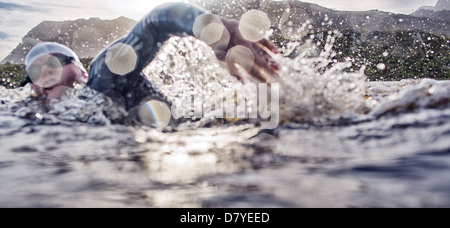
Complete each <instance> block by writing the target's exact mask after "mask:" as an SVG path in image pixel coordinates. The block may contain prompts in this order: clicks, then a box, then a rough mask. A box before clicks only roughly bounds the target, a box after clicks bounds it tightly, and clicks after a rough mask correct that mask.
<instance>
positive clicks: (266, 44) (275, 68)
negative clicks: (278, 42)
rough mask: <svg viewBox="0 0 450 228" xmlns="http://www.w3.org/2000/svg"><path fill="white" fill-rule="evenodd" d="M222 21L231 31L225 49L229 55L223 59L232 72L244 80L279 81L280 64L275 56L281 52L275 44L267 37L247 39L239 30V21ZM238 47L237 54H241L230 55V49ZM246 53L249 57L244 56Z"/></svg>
mask: <svg viewBox="0 0 450 228" xmlns="http://www.w3.org/2000/svg"><path fill="white" fill-rule="evenodd" d="M222 22H223V24H224V25H225V27H226V28H227V30H228V32H229V33H230V42H229V45H228V47H227V49H226V50H225V52H227V57H226V58H222V59H221V60H222V61H225V62H226V64H227V66H228V68H229V70H230V72H231V73H232V74H233V75H235V76H236V77H238V79H239V80H241V81H243V82H249V81H257V82H265V83H274V82H276V81H278V79H279V71H280V66H279V64H278V63H277V62H276V60H275V58H276V55H277V54H279V53H280V52H279V50H278V48H277V47H276V46H275V44H273V43H272V42H270V41H269V40H266V39H262V40H260V41H258V42H251V41H249V40H246V39H245V38H244V37H243V36H242V34H241V33H240V32H239V21H236V20H227V19H222ZM239 46H241V47H239ZM236 47H237V49H238V51H237V54H236V55H239V56H237V57H236V58H234V57H232V56H231V57H230V54H231V53H230V50H231V52H234V51H233V49H234V48H236ZM242 47H245V48H242ZM239 49H240V50H239ZM250 53H251V54H253V56H251V54H250ZM245 55H247V58H244V57H245ZM248 55H250V57H248ZM251 57H253V58H251ZM255 79H256V80H255Z"/></svg>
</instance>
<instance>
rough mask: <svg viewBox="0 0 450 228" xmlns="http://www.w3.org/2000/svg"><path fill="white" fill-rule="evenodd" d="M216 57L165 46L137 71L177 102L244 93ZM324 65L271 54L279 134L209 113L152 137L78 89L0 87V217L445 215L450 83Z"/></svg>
mask: <svg viewBox="0 0 450 228" xmlns="http://www.w3.org/2000/svg"><path fill="white" fill-rule="evenodd" d="M177 48H178V49H177ZM177 50H181V51H177ZM327 53H328V54H327ZM213 55H214V53H213V52H212V50H211V49H209V48H208V47H207V46H206V44H204V43H201V42H199V41H196V40H194V39H192V38H183V39H181V38H174V39H171V40H170V41H169V42H168V43H167V44H166V45H165V47H164V48H163V51H162V53H161V54H160V55H159V59H157V60H156V61H154V62H153V63H152V65H151V67H149V68H148V69H147V70H146V74H147V75H149V77H150V78H151V80H152V81H153V82H154V83H155V85H157V86H158V88H160V90H161V92H162V93H163V94H164V95H165V96H167V99H168V100H169V101H170V102H171V103H173V104H174V105H178V106H179V107H183V105H185V103H183V100H184V99H186V97H187V98H190V97H191V96H193V95H198V94H203V95H208V96H209V98H210V99H206V100H205V101H204V102H207V103H214V102H216V101H217V99H220V97H216V96H214V93H212V92H211V91H212V90H210V89H209V87H208V85H209V84H211V83H219V84H220V85H222V86H224V87H225V88H228V89H229V90H225V93H228V92H227V91H231V92H230V93H233V91H235V90H239V89H241V88H242V85H241V84H239V83H238V82H237V80H235V79H234V78H233V77H231V76H230V75H229V74H228V73H227V71H226V70H225V68H223V67H222V66H221V65H220V63H219V62H217V60H215V58H212V57H213ZM329 58H330V53H329V51H328V52H326V51H325V52H322V53H318V55H315V56H309V57H306V56H300V57H298V58H296V59H293V60H291V59H287V58H283V57H280V60H279V61H280V62H281V64H282V71H281V73H280V74H281V76H282V78H283V80H282V81H280V97H281V103H280V109H281V110H280V111H281V113H280V120H281V121H282V122H281V124H280V126H279V127H278V128H277V129H275V130H262V129H260V127H259V122H260V121H259V120H254V119H248V120H241V121H239V122H235V120H231V119H225V120H217V119H214V118H209V117H208V118H203V119H196V120H195V121H194V120H191V119H189V120H185V121H182V122H181V123H178V125H173V124H172V125H171V126H169V127H168V128H166V129H164V130H163V131H161V130H158V129H154V128H151V127H146V126H140V125H138V126H136V125H133V124H132V118H131V117H130V116H129V114H128V113H127V112H125V111H124V110H123V109H121V108H119V107H117V106H116V105H114V103H113V102H112V101H110V100H109V99H108V98H105V97H104V96H102V95H99V94H96V93H95V92H93V91H90V90H89V89H87V88H83V87H79V88H77V89H76V90H73V91H71V92H70V93H69V94H68V95H67V96H66V97H64V98H63V99H62V100H60V101H52V102H49V101H41V100H39V99H38V98H36V97H34V96H32V95H31V96H30V94H31V91H30V88H29V87H25V88H23V89H16V90H7V89H5V88H0V95H1V96H0V97H1V98H0V102H1V106H0V110H1V111H0V145H2V149H1V152H0V183H1V184H0V207H449V206H450V194H449V191H448V189H449V187H450V174H449V170H450V140H449V139H450V121H449V120H450V82H448V81H434V80H428V79H424V80H409V81H401V82H367V81H366V79H365V76H364V74H363V73H361V72H354V73H348V72H346V71H345V69H346V68H347V67H348V66H349V63H336V64H333V65H332V66H331V68H329V67H328V66H329V63H330V62H329ZM327 67H328V68H327ZM320 69H322V71H321V72H322V73H320V74H318V73H317V71H318V70H319V71H320ZM195 75H198V76H199V77H194V76H195ZM199 78H200V79H201V80H198V79H199ZM174 85H175V86H174ZM171 88H172V89H171ZM182 88H189V89H190V91H191V92H192V93H191V94H188V95H186V94H184V93H182V92H183V91H181V90H180V91H179V90H178V89H182ZM188 107H189V108H192V106H191V105H190V104H189V105H188ZM191 114H192V113H191ZM194 119H195V118H194Z"/></svg>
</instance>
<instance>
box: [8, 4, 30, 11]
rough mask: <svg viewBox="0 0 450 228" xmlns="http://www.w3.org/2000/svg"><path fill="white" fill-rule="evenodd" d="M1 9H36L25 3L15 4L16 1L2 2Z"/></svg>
mask: <svg viewBox="0 0 450 228" xmlns="http://www.w3.org/2000/svg"><path fill="white" fill-rule="evenodd" d="M0 9H3V10H8V11H12V10H26V11H33V10H34V9H33V7H31V6H25V5H20V4H15V3H8V2H0Z"/></svg>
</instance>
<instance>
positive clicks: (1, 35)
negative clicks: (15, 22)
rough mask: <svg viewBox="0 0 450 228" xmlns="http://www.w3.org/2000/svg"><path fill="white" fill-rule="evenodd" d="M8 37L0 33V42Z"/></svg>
mask: <svg viewBox="0 0 450 228" xmlns="http://www.w3.org/2000/svg"><path fill="white" fill-rule="evenodd" d="M8 37H9V36H8V34H6V33H4V32H1V31H0V40H5V39H8Z"/></svg>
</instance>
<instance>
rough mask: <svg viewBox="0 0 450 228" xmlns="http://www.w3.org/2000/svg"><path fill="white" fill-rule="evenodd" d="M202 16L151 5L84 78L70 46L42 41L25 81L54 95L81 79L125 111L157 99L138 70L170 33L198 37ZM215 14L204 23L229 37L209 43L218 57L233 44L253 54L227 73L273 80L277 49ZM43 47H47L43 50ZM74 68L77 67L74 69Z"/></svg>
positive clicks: (186, 8)
mask: <svg viewBox="0 0 450 228" xmlns="http://www.w3.org/2000/svg"><path fill="white" fill-rule="evenodd" d="M202 15H203V16H204V15H210V14H208V13H207V11H205V10H203V9H201V8H199V7H196V6H193V5H190V4H186V3H169V4H165V5H162V6H159V7H157V8H155V9H154V10H153V11H152V12H151V13H149V14H148V15H147V16H146V17H144V19H142V20H141V21H140V22H139V23H138V24H137V25H136V26H135V27H134V28H133V29H132V31H131V32H130V33H129V34H128V35H127V36H126V37H124V38H122V39H120V40H118V41H116V42H115V43H113V44H112V45H110V46H109V47H108V48H106V49H105V50H104V51H103V52H101V53H100V54H99V55H98V56H97V57H96V58H95V59H94V60H93V62H92V64H91V67H90V72H89V78H88V80H86V79H87V75H86V71H85V70H84V68H82V66H81V65H80V64H79V60H78V57H76V55H75V53H73V51H71V50H70V49H68V50H64V51H61V50H63V48H53V49H58V50H56V51H51V50H47V49H52V48H51V47H53V46H55V45H56V44H54V43H43V44H41V47H40V49H45V51H44V54H42V53H41V52H39V50H34V49H35V48H33V49H32V50H31V51H30V53H29V56H27V60H26V69H27V73H28V75H29V77H28V78H29V79H31V80H29V81H31V82H32V83H33V89H34V90H35V91H36V92H37V94H38V95H42V96H47V97H49V98H58V97H60V96H61V95H62V93H63V91H64V88H67V87H73V84H74V83H85V82H86V81H87V85H88V86H89V87H90V88H92V89H94V90H97V91H99V92H102V93H105V94H106V95H108V96H110V97H113V98H119V99H121V100H122V102H123V104H124V105H125V107H126V108H127V109H128V110H129V109H131V108H133V107H136V106H138V105H140V104H141V103H142V101H143V99H145V98H148V97H161V96H160V95H159V94H158V92H157V90H156V89H155V88H153V87H152V85H151V83H150V82H149V81H148V80H147V79H146V76H145V75H144V74H143V73H142V70H143V69H144V68H145V67H146V66H147V65H148V64H149V63H150V62H151V61H152V60H153V58H154V57H155V56H156V54H157V52H158V51H159V49H160V47H161V45H162V44H163V43H164V42H165V41H167V40H168V39H169V38H170V37H172V36H182V37H183V36H194V35H197V36H198V34H195V32H196V31H194V30H195V28H194V23H195V21H196V19H197V18H198V17H199V16H202ZM207 17H208V16H207ZM211 18H212V19H211ZM216 18H218V17H217V16H211V17H210V18H209V19H207V21H208V20H209V21H214V20H219V21H220V22H218V23H222V25H223V26H222V27H224V28H225V29H226V30H227V32H228V33H227V34H228V35H229V36H228V37H227V42H225V43H226V44H225V45H223V44H222V45H216V46H214V45H215V44H214V43H213V44H210V46H212V47H213V48H214V49H215V51H216V54H217V57H218V59H219V60H222V61H223V60H225V56H224V54H223V53H225V54H226V52H227V51H228V50H230V49H231V48H233V47H235V46H238V45H240V46H243V47H245V48H247V50H249V51H250V52H251V53H252V54H253V56H254V63H253V67H251V69H249V68H247V70H246V71H245V72H244V71H243V70H242V69H234V70H233V69H230V71H231V73H232V74H234V75H235V76H237V77H238V78H240V79H242V78H243V77H244V75H242V74H247V75H250V76H252V77H254V78H256V79H258V80H259V81H261V82H270V79H269V78H268V76H269V77H274V78H275V77H277V76H278V75H277V71H278V70H279V69H278V68H279V67H278V64H277V63H276V62H275V61H274V60H273V58H272V54H273V53H277V52H278V51H277V48H276V47H275V45H273V44H272V43H271V42H269V41H267V40H266V39H261V40H259V41H256V42H252V41H249V40H247V39H245V38H244V37H243V36H242V34H241V32H240V31H239V29H238V27H239V22H238V21H234V20H227V19H216ZM215 23H217V22H215ZM42 46H44V48H43V47H42ZM46 46H49V47H50V48H45V47H46ZM38 48H39V47H38ZM36 53H37V54H36ZM30 56H31V57H30ZM36 56H37V57H36ZM42 56H44V57H42ZM42 58H43V59H42ZM55 60H58V61H59V62H60V64H57V63H54V62H55ZM52 65H53V66H52ZM55 65H56V66H59V67H62V70H61V72H62V73H61V72H59V74H62V76H61V77H59V78H56V79H53V80H47V83H42V82H39V80H41V79H42V78H43V77H42V72H50V71H48V69H50V70H51V69H52V68H53V69H54V66H55ZM77 67H78V68H79V69H78V70H76V68H77ZM233 67H237V68H239V66H237V65H231V66H229V68H233ZM33 69H34V70H33ZM36 69H37V71H36ZM55 74H58V72H55ZM65 74H69V75H65ZM58 79H59V81H58ZM41 81H42V80H41ZM44 81H45V80H44ZM52 82H53V83H52ZM61 88H62V89H61Z"/></svg>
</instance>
